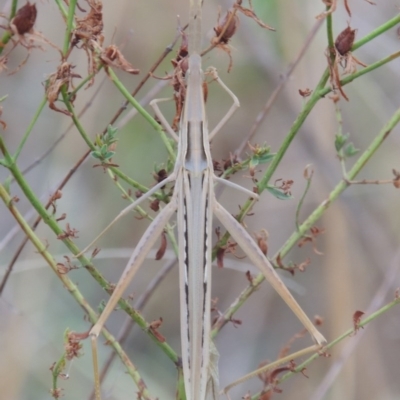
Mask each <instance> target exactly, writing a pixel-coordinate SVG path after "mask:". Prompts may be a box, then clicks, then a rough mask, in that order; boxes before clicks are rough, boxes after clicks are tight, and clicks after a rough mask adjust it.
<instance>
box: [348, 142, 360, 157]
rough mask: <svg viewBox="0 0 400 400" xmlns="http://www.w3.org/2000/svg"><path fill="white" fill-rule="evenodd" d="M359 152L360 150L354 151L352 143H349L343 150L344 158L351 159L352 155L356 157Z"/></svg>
mask: <svg viewBox="0 0 400 400" xmlns="http://www.w3.org/2000/svg"><path fill="white" fill-rule="evenodd" d="M359 151H360V149H356V148H355V147H354V144H353V143H349V144H348V145H347V146H346V148H345V149H344V155H345V156H346V157H352V156H354V155H356V154H357V153H358V152H359Z"/></svg>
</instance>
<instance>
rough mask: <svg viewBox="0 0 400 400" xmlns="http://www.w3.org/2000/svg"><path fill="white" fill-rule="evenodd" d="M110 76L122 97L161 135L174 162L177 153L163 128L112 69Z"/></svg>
mask: <svg viewBox="0 0 400 400" xmlns="http://www.w3.org/2000/svg"><path fill="white" fill-rule="evenodd" d="M108 75H109V76H110V78H111V80H112V81H113V82H114V84H115V86H116V87H117V89H118V90H119V91H120V92H121V93H122V95H123V96H124V97H125V98H126V100H128V101H129V103H130V104H131V105H132V106H133V107H134V108H136V110H137V111H138V112H139V114H141V115H142V116H143V117H144V118H145V119H146V121H147V122H148V123H149V124H150V125H151V126H152V127H153V128H154V129H155V130H156V131H157V132H158V133H159V134H160V136H161V140H162V141H163V142H164V145H165V147H166V148H167V151H168V153H169V155H170V157H171V159H172V160H173V161H175V158H176V155H175V151H174V149H173V148H172V146H171V141H170V140H169V139H168V137H167V135H166V134H165V132H164V130H163V128H162V126H161V125H160V124H159V123H158V122H157V121H156V120H155V119H154V118H153V117H152V116H151V115H150V114H149V113H148V112H147V111H146V110H145V109H144V108H143V107H142V106H141V105H140V103H139V102H138V101H137V100H136V99H135V98H134V97H133V96H132V95H131V94H130V93H129V90H128V89H126V87H125V86H124V85H123V84H122V82H121V81H120V80H119V79H118V77H117V75H115V73H114V71H113V70H112V69H111V68H108Z"/></svg>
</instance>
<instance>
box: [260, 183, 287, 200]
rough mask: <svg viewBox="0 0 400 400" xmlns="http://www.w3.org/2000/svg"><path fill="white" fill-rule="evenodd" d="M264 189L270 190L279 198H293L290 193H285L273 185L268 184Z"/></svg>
mask: <svg viewBox="0 0 400 400" xmlns="http://www.w3.org/2000/svg"><path fill="white" fill-rule="evenodd" d="M266 189H267V190H268V192H270V193H271V194H272V195H273V196H274V197H276V198H277V199H279V200H289V199H292V198H293V197H292V195H291V194H287V193H285V192H283V191H282V190H281V189H279V188H277V187H275V186H269V185H268V186H267V187H266Z"/></svg>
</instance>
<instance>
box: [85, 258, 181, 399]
mask: <svg viewBox="0 0 400 400" xmlns="http://www.w3.org/2000/svg"><path fill="white" fill-rule="evenodd" d="M177 261H178V259H177V258H174V259H172V260H170V261H169V262H168V263H167V264H165V265H164V266H163V267H162V269H161V270H160V271H159V272H158V273H157V275H156V276H155V277H154V278H153V279H152V280H151V282H150V283H149V284H148V285H147V288H146V290H145V292H144V293H143V294H142V295H141V296H140V297H139V298H138V299H137V302H136V303H135V304H134V306H133V307H134V308H135V309H136V310H139V311H142V310H143V308H144V307H145V305H146V304H147V302H148V301H149V300H150V298H151V297H152V295H153V294H154V293H155V292H156V290H157V288H158V286H159V285H160V284H161V283H162V282H163V281H164V279H165V278H166V277H167V275H168V273H169V272H170V271H171V269H172V268H173V267H174V266H175V265H176V263H177ZM134 325H135V323H134V321H133V320H132V319H131V318H129V317H127V318H126V319H125V321H124V323H123V325H122V326H121V329H120V331H119V332H118V335H116V338H117V341H118V343H120V345H121V346H123V345H124V343H125V342H126V340H127V339H128V337H129V334H130V332H131V330H132V328H133V327H134ZM115 357H116V353H115V352H112V353H110V355H109V356H108V358H107V360H106V361H105V363H104V365H103V368H102V370H101V372H100V382H103V380H104V378H105V376H106V375H107V373H108V371H109V369H110V367H111V364H112V362H113V361H114V359H115ZM94 398H95V393H94V389H93V391H92V393H91V394H90V396H89V400H94Z"/></svg>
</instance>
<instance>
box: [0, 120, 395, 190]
mask: <svg viewBox="0 0 400 400" xmlns="http://www.w3.org/2000/svg"><path fill="white" fill-rule="evenodd" d="M0 122H1V121H0ZM392 172H393V175H394V179H393V186H394V187H395V188H396V189H400V172H399V171H397V170H395V169H392Z"/></svg>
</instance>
